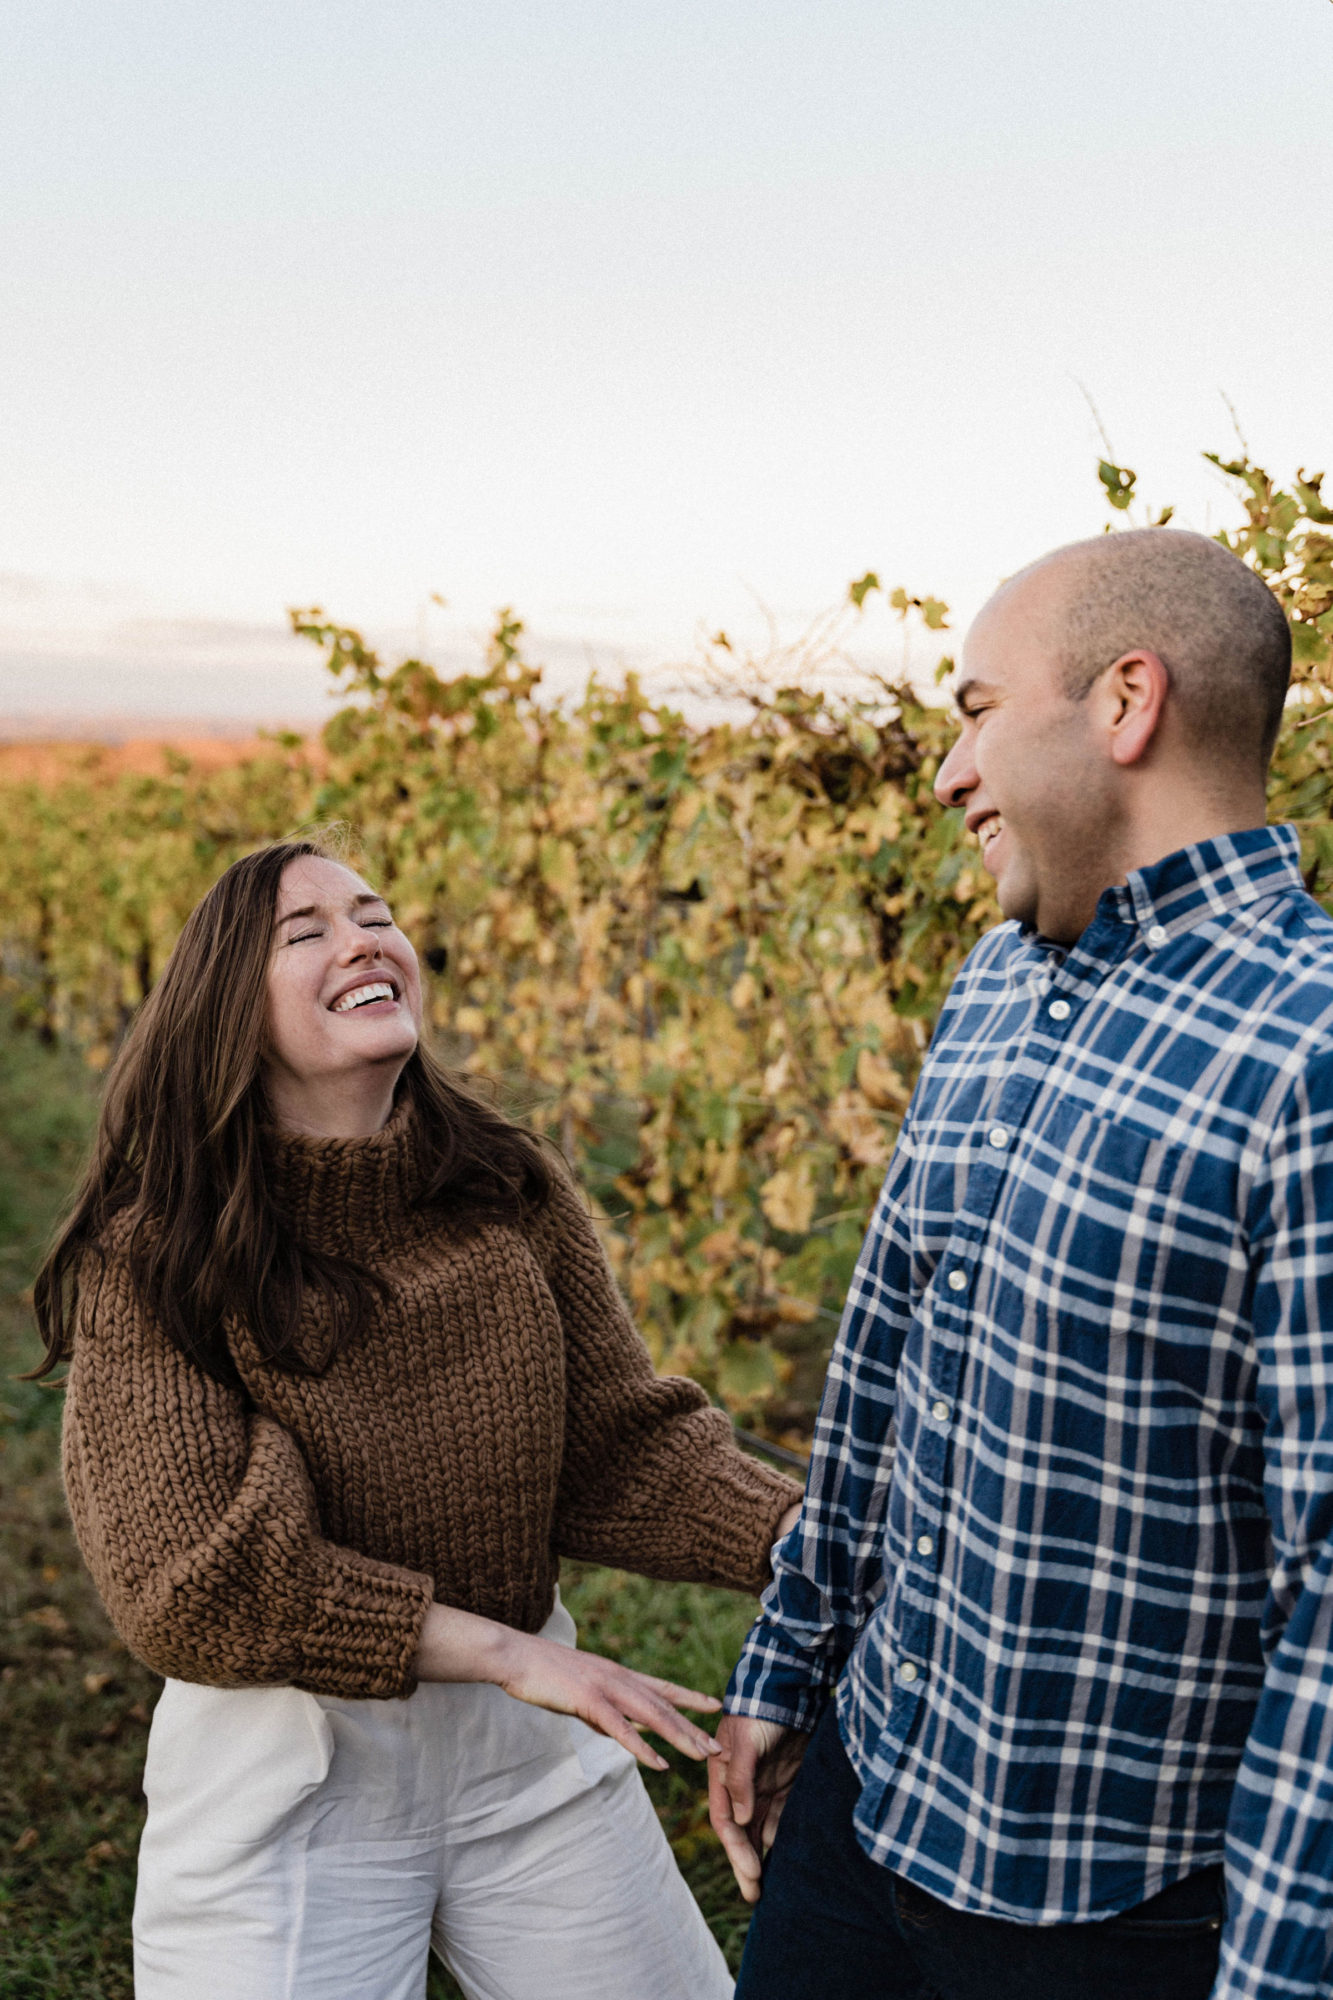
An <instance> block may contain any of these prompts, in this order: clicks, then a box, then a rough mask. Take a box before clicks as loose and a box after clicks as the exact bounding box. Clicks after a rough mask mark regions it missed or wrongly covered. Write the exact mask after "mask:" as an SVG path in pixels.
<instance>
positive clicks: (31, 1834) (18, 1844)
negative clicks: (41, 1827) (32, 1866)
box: [10, 1826, 37, 1854]
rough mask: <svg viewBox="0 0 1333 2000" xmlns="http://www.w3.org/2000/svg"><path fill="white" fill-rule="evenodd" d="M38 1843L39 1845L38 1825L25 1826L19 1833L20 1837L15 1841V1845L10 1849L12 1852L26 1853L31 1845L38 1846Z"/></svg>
mask: <svg viewBox="0 0 1333 2000" xmlns="http://www.w3.org/2000/svg"><path fill="white" fill-rule="evenodd" d="M36 1845H37V1829H36V1827H35V1826H25V1827H24V1829H23V1831H22V1833H21V1834H20V1835H19V1837H18V1839H17V1840H16V1841H15V1842H14V1845H13V1847H12V1848H11V1849H10V1852H11V1853H13V1854H26V1853H27V1851H28V1849H29V1848H30V1847H36Z"/></svg>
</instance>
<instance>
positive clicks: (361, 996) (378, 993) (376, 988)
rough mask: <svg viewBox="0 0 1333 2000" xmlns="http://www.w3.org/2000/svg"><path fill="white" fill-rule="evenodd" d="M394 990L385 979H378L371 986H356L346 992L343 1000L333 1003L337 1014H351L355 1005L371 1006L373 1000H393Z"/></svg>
mask: <svg viewBox="0 0 1333 2000" xmlns="http://www.w3.org/2000/svg"><path fill="white" fill-rule="evenodd" d="M393 997H394V991H393V988H392V986H390V985H389V983H388V981H387V980H385V979H378V980H376V981H375V983H374V984H373V985H371V986H354V987H353V988H352V991H351V992H350V993H344V994H343V997H342V999H341V1000H336V1001H335V1002H334V1005H333V1011H334V1013H335V1014H350V1013H351V1011H352V1009H353V1007H366V1006H369V1004H370V1002H371V1001H372V1000H392V999H393Z"/></svg>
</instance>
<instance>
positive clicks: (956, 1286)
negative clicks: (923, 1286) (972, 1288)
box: [944, 1271, 967, 1292]
mask: <svg viewBox="0 0 1333 2000" xmlns="http://www.w3.org/2000/svg"><path fill="white" fill-rule="evenodd" d="M944 1282H945V1284H946V1285H947V1286H948V1287H949V1290H950V1291H951V1292H965V1291H966V1290H967V1272H966V1271H950V1273H949V1275H948V1277H947V1278H946V1279H945V1281H944Z"/></svg>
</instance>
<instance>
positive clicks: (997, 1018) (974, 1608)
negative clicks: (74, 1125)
mask: <svg viewBox="0 0 1333 2000" xmlns="http://www.w3.org/2000/svg"><path fill="white" fill-rule="evenodd" d="M1289 664H1290V641H1289V637H1288V633H1287V629H1286V625H1285V621H1284V619H1283V617H1282V614H1281V611H1280V609H1279V607H1278V605H1277V603H1276V600H1275V599H1274V598H1273V597H1272V595H1271V594H1270V593H1269V591H1268V590H1267V589H1266V587H1265V586H1264V584H1263V583H1262V582H1261V581H1260V580H1259V579H1258V578H1257V577H1256V576H1255V575H1253V573H1252V572H1250V571H1249V570H1247V569H1246V568H1245V567H1244V565H1243V564H1241V563H1240V562H1238V561H1237V560H1236V559H1235V558H1234V557H1233V556H1231V555H1229V554H1228V553H1227V552H1226V551H1225V550H1224V549H1222V548H1221V547H1220V546H1219V545H1218V544H1216V543H1214V542H1211V541H1208V540H1205V539H1204V538H1203V537H1201V536H1196V535H1188V534H1183V533H1180V532H1178V531H1173V530H1169V529H1149V530H1145V531H1142V532H1137V533H1128V534H1118V535H1108V536H1105V537H1103V538H1101V539H1100V540H1097V541H1094V542H1085V543H1079V544H1075V545H1073V546H1071V547H1069V548H1066V549H1061V550H1058V551H1057V552H1056V553H1055V554H1054V555H1053V556H1049V557H1047V558H1045V559H1043V560H1042V561H1041V562H1039V563H1037V564H1035V565H1034V566H1033V567H1032V568H1030V569H1028V570H1026V571H1024V572H1023V573H1022V574H1021V575H1019V576H1018V577H1016V578H1014V579H1013V580H1012V581H1011V582H1010V583H1009V584H1007V585H1006V586H1005V588H1004V589H1002V590H1001V591H1000V592H999V593H998V595H997V596H996V597H994V598H993V599H992V600H991V602H990V603H989V604H988V605H987V606H986V607H985V609H984V610H983V611H982V613H981V615H980V617H979V618H978V619H977V621H976V624H975V625H974V627H973V629H972V631H971V633H970V635H969V638H968V641H967V645H966V647H965V649H964V653H963V662H962V680H961V684H960V686H959V688H958V691H957V700H958V706H959V709H960V711H961V716H962V723H961V729H960V733H959V736H958V740H957V742H956V743H955V745H954V747H953V749H952V750H951V752H950V754H949V756H948V757H947V758H946V760H945V762H944V764H943V766H942V768H941V770H940V773H939V776H938V779H937V782H936V794H937V796H938V797H939V799H940V801H941V803H942V804H944V805H946V806H953V807H961V808H963V809H964V811H965V816H966V822H967V825H968V827H969V828H970V829H971V831H972V832H973V833H974V834H976V835H977V836H978V838H979V840H980V842H981V847H982V852H983V854H984V857H985V865H986V867H987V868H988V869H989V870H990V871H991V873H992V874H993V876H994V878H995V883H996V890H997V894H998V899H999V903H1000V908H1001V910H1002V911H1003V913H1004V915H1005V917H1006V918H1008V919H1009V921H1008V922H1007V923H1005V924H1003V925H1001V926H1000V927H999V928H998V929H996V930H994V931H992V932H991V933H990V934H989V935H988V936H987V937H985V938H984V939H983V940H982V941H981V943H980V944H979V945H978V946H977V948H976V950H975V951H974V952H973V953H972V954H971V956H970V958H969V959H968V961H967V963H966V965H965V966H964V967H963V969H962V971H961V972H960V974H959V976H958V979H957V980H956V982H955V984H954V987H953V990H952V992H951V994H950V996H949V999H948V1001H947V1003H946V1005H945V1008H944V1010H943V1013H942V1015H941V1018H940V1022H939V1025H938V1028H937V1031H936V1035H935V1039H934V1042H933V1044H932V1047H931V1051H930V1055H929V1057H928V1059H927V1062H926V1065H925V1068H924V1070H923V1073H922V1076H921V1080H920V1083H919V1085H918V1087H917V1090H916V1093H915V1096H914V1098H913V1101H912V1105H911V1107H910V1109H909V1111H908V1115H907V1119H906V1122H905V1124H904V1128H903V1132H902V1136H901V1138H900V1140H899V1143H898V1147H897V1150H896V1151H895V1154H894V1157H893V1162H892V1165H891V1167H890V1170H889V1175H888V1178H887V1180H886V1182H885V1186H884V1190H883V1193H882V1195H881V1197H880V1200H879V1203H878V1206H877V1208H876V1211H875V1215H874V1218H873V1220H872V1223H871V1227H870V1232H869V1235H868V1236H867V1239H866V1243H865V1247H864V1249H863V1251H862V1256H861V1261H860V1264H859V1266H858V1268H857V1273H856V1277H855V1279H854V1281H853V1284H852V1289H851V1294H850V1297H849V1299H848V1303H847V1310H846V1313H845V1315H844V1318H843V1323H842V1328H841V1331H840V1333H839V1337H838V1343H837V1346H836V1349H835V1352H834V1355H833V1360H832V1363H831V1366H830V1371H829V1378H828V1382H827V1385H826V1389H825V1395H824V1401H823V1407H822V1409H821V1412H820V1418H819V1424H818V1428H817V1431H816V1437H815V1447H814V1454H813V1457H812V1460H811V1466H810V1476H809V1483H808V1487H807V1493H806V1499H805V1504H804V1507H803V1510H802V1514H801V1517H800V1519H799V1521H798V1522H797V1524H796V1526H795V1528H794V1529H793V1530H792V1531H791V1533H790V1534H789V1535H788V1536H787V1538H786V1539H785V1540H784V1541H783V1542H782V1543H781V1544H780V1545H779V1549H778V1551H777V1552H776V1560H775V1570H774V1581H773V1583H772V1585H771V1587H770V1589H769V1591H768V1593H767V1594H766V1596H765V1598H764V1602H763V1609H762V1613H761V1615H760V1617H759V1619H758V1621H757V1622H756V1624H755V1626H754V1628H753V1630H752V1632H751V1634H750V1637H749V1639H748V1641H747V1643H746V1646H745V1649H744V1652H743V1653H742V1656H741V1660H740V1662H739V1664H738V1666H737V1669H736V1672H735V1674H734V1676H733V1679H732V1684H731V1688H730V1690H729V1692H728V1697H727V1702H726V1707H727V1710H728V1713H727V1715H726V1717H725V1718H724V1721H723V1723H722V1725H721V1729H720V1732H719V1734H720V1736H721V1739H722V1742H723V1747H724V1752H725V1756H724V1757H723V1758H719V1759H718V1760H717V1761H716V1763H715V1765H714V1767H713V1770H712V1772H711V1774H710V1775H711V1779H712V1806H713V1816H714V1824H715V1825H716V1827H717V1829H718V1832H719V1834H720V1836H721V1838H722V1840H723V1842H724V1844H725V1845H726V1847H727V1850H728V1853H729V1855H730V1857H731V1860H732V1864H733V1866H734V1868H735V1870H736V1873H737V1876H738V1879H739V1881H740V1883H741V1886H742V1889H743V1890H744V1892H745V1894H746V1896H747V1898H748V1899H749V1900H751V1901H754V1900H755V1899H756V1898H757V1897H758V1895H759V1881H760V1865H761V1857H762V1856H763V1854H764V1853H765V1851H766V1850H767V1848H768V1845H769V1842H770V1840H772V1838H773V1834H774V1830H775V1828H776V1827H777V1822H778V1817H779V1814H781V1816H782V1817H781V1827H780V1830H779V1831H778V1832H777V1835H776V1841H775V1844H774V1845H773V1846H772V1851H771V1854H769V1856H768V1860H767V1862H766V1864H765V1865H764V1870H763V1899H762V1901H760V1902H759V1907H758V1911H757V1913H756V1916H755V1919H754V1923H753V1925H752V1928H751V1934H750V1939H749V1943H748V1945H747V1949H746V1957H745V1963H744V1966H743V1968H742V1972H741V1977H740V1983H739V1985H738V1988H737V2000H814V1996H816V1995H818V1996H820V2000H830V1996H831V2000H927V1996H931V2000H935V1996H939V1997H940V2000H982V1996H984V2000H1019V1996H1021V2000H1065V1996H1069V2000H1196V1996H1197V2000H1203V1997H1204V1996H1206V1995H1208V1994H1210V1993H1212V1994H1213V1995H1214V1996H1215V2000H1288V1996H1292V1995H1308V1996H1314V1995H1327V1994H1330V1993H1333V1983H1330V1974H1329V1972H1328V1970H1327V1969H1326V1968H1327V1967H1328V1966H1329V1963H1330V1953H1331V1947H1333V1583H1331V1582H1330V1573H1331V1572H1333V921H1330V919H1329V918H1328V917H1326V916H1325V915H1324V913H1323V912H1322V911H1321V910H1320V909H1319V908H1318V906H1317V905H1316V904H1315V903H1314V902H1313V901H1312V900H1311V899H1310V898H1309V897H1308V896H1307V895H1306V894H1305V891H1304V888H1303V886H1302V881H1301V876H1300V872H1299V866H1298V848H1297V842H1296V837H1295V834H1294V832H1293V831H1292V830H1291V829H1290V828H1286V827H1273V828H1269V827H1266V826H1265V823H1264V822H1265V805H1264V780H1265V771H1266V768H1267V763H1268V759H1269V756H1270V754H1271V751H1272V746H1273V741H1274V738H1275V736H1276V733H1277V727H1278V722H1279V719H1280V716H1281V712H1282V704H1283V697H1284V694H1285V690H1286V686H1287V678H1288V671H1289ZM835 1686H836V1693H835V1692H834V1690H835ZM830 1697H832V1698H831V1699H830ZM793 1780H794V1781H795V1782H794V1783H793ZM788 1793H790V1797H788ZM784 1806H785V1809H784ZM1224 1855H1225V1881H1224V1876H1223V1868H1222V1865H1221V1864H1222V1862H1223V1859H1224ZM1219 1948H1220V1956H1219Z"/></svg>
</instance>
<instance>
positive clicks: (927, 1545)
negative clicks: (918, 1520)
mask: <svg viewBox="0 0 1333 2000" xmlns="http://www.w3.org/2000/svg"><path fill="white" fill-rule="evenodd" d="M916 1552H917V1554H918V1555H919V1556H933V1555H934V1553H935V1538H934V1536H933V1535H918V1536H917V1538H916Z"/></svg>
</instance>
